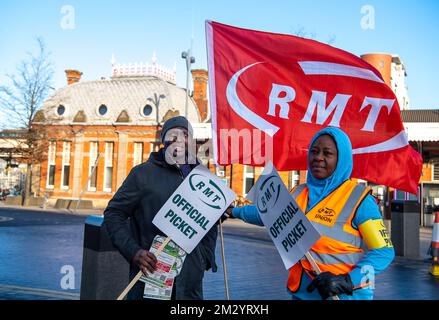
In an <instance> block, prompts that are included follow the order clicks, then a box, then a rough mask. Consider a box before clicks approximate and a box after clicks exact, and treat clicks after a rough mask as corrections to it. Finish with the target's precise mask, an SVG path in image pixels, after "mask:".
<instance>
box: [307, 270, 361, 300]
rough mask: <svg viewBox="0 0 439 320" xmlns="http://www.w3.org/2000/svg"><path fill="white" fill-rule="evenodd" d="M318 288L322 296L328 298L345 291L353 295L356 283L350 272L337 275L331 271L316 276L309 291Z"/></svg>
mask: <svg viewBox="0 0 439 320" xmlns="http://www.w3.org/2000/svg"><path fill="white" fill-rule="evenodd" d="M316 288H317V290H319V293H320V295H321V296H322V298H323V299H325V300H326V299H327V298H328V297H332V296H336V295H339V294H343V293H344V294H347V295H350V296H351V295H352V291H353V290H354V284H353V283H352V280H351V277H350V276H349V274H340V275H338V276H336V275H335V274H332V273H331V272H323V273H321V274H319V275H318V276H317V277H315V278H314V280H313V281H312V282H311V283H310V285H309V286H308V288H307V290H308V292H312V291H314V290H315V289H316Z"/></svg>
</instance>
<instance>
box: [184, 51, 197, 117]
mask: <svg viewBox="0 0 439 320" xmlns="http://www.w3.org/2000/svg"><path fill="white" fill-rule="evenodd" d="M191 54H192V53H191V49H188V50H187V51H183V52H182V53H181V57H182V58H183V59H185V60H186V103H185V106H184V116H185V117H186V119H187V118H188V115H187V108H188V99H189V73H190V71H191V64H192V63H195V57H193V56H192V55H191Z"/></svg>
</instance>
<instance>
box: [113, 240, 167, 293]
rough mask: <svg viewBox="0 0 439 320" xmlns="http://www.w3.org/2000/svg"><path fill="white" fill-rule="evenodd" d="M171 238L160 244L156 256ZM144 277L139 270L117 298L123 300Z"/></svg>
mask: <svg viewBox="0 0 439 320" xmlns="http://www.w3.org/2000/svg"><path fill="white" fill-rule="evenodd" d="M170 240H171V238H170V237H167V238H166V239H165V241H163V243H162V244H161V245H160V247H159V248H158V249H157V252H156V253H155V256H156V257H158V256H159V255H160V253H161V252H162V251H163V249H164V248H165V247H166V245H167V244H168V242H169V241H170ZM141 277H142V271H139V272H138V273H137V274H136V276H135V277H134V278H133V280H131V282H130V283H129V285H128V286H127V287H126V288H125V289H124V290H123V291H122V293H121V294H120V295H119V296H118V297H117V300H123V299H124V298H125V296H126V295H127V294H128V292H130V290H131V289H132V288H133V287H134V285H135V284H136V283H137V281H139V279H140V278H141Z"/></svg>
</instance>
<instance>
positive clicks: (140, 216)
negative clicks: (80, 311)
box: [104, 116, 217, 300]
mask: <svg viewBox="0 0 439 320" xmlns="http://www.w3.org/2000/svg"><path fill="white" fill-rule="evenodd" d="M192 133H193V132H192V126H191V124H190V123H189V121H188V120H187V119H186V118H185V117H181V116H178V117H174V118H171V119H169V120H167V121H166V122H165V124H164V125H163V128H162V133H161V139H162V143H163V144H164V147H163V148H161V149H160V150H159V151H158V152H152V153H151V155H150V157H149V159H148V161H146V162H145V163H142V164H140V165H138V166H136V167H134V168H133V169H132V170H131V172H130V173H129V175H128V176H127V178H126V179H125V181H124V182H123V184H122V185H121V187H120V188H119V189H118V190H117V192H116V194H115V195H114V196H113V198H112V199H111V200H110V202H109V203H108V206H107V208H106V209H105V211H104V224H105V226H106V228H107V230H108V233H109V235H110V238H111V241H112V242H113V245H114V246H115V247H116V248H117V249H118V250H119V251H120V252H121V254H122V255H123V256H124V257H125V258H126V259H127V260H128V261H129V262H130V281H131V279H133V278H134V276H135V275H136V274H137V273H138V272H139V270H142V272H143V273H144V274H147V273H148V272H153V271H154V269H155V264H156V262H157V259H156V257H155V256H154V254H152V253H151V252H149V248H150V247H151V243H152V241H153V239H154V237H155V236H156V235H158V234H159V235H162V236H164V234H163V233H162V232H161V231H160V230H159V229H158V228H157V227H155V226H154V225H153V223H152V220H153V219H154V217H155V215H156V214H157V212H158V211H159V210H160V208H161V207H162V206H163V205H164V203H165V202H166V201H167V200H168V198H169V197H170V196H171V195H172V193H173V192H174V191H175V190H176V189H177V188H178V186H179V185H180V184H181V183H182V181H183V180H184V178H185V177H186V176H187V175H188V174H189V172H190V171H191V170H192V169H193V168H194V167H196V166H197V164H198V161H197V160H196V158H195V157H194V156H193V155H192V154H193V152H192V153H191V152H189V148H190V146H191V143H193V140H192ZM127 220H129V223H127V222H128V221H127ZM216 239H217V225H215V226H214V227H212V229H210V231H209V232H208V233H207V234H206V236H205V237H204V238H203V239H202V240H201V242H200V243H199V244H198V245H197V246H196V247H195V249H194V250H193V251H192V252H191V253H190V254H189V255H187V257H186V259H185V262H184V264H183V268H182V269H181V271H180V273H179V275H178V276H177V277H176V278H175V281H174V287H173V290H172V299H177V300H190V299H203V287H202V280H203V276H204V271H205V270H209V269H210V268H212V271H213V272H216V269H217V266H216V263H215V245H216ZM143 289H144V284H143V282H140V281H138V282H137V283H136V285H135V286H134V287H133V288H132V289H131V291H130V292H129V294H128V296H127V298H128V299H142V298H143Z"/></svg>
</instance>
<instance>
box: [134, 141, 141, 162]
mask: <svg viewBox="0 0 439 320" xmlns="http://www.w3.org/2000/svg"><path fill="white" fill-rule="evenodd" d="M142 162H143V142H134V159H133V166H137V165H138V164H141V163H142Z"/></svg>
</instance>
